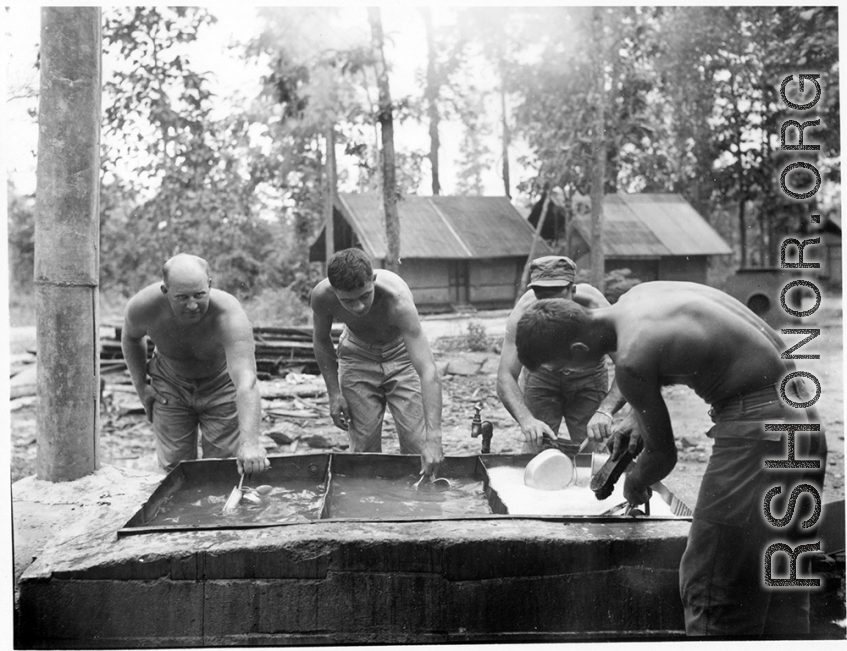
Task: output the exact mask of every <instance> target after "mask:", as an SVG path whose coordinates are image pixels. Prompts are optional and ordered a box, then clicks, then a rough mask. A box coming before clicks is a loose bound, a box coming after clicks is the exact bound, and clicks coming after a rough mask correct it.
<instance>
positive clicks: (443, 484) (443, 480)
mask: <svg viewBox="0 0 847 651" xmlns="http://www.w3.org/2000/svg"><path fill="white" fill-rule="evenodd" d="M424 479H426V475H422V476H421V478H420V479H418V481H417V482H415V490H420V486H421V483H422V482H423V480H424ZM429 483H430V485H432V486H433V487H435V488H436V489H438V490H447V489H448V488H451V487H452V486H453V484H452V483H451V482H450V480H449V479H447V477H437V478H435V479H431V480H430V482H429Z"/></svg>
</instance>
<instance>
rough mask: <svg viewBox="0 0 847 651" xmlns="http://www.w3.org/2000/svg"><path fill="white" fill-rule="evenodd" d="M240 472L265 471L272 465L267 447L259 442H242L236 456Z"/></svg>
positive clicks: (245, 473)
mask: <svg viewBox="0 0 847 651" xmlns="http://www.w3.org/2000/svg"><path fill="white" fill-rule="evenodd" d="M235 460H236V464H237V465H238V472H239V473H240V474H242V475H252V474H253V473H259V472H265V470H267V469H268V468H270V467H271V462H270V461H268V457H267V455H266V454H265V448H263V447H262V446H261V445H259V444H258V443H242V444H241V446H240V447H239V449H238V455H237V456H236V459H235Z"/></svg>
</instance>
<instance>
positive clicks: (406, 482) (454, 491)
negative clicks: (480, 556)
mask: <svg viewBox="0 0 847 651" xmlns="http://www.w3.org/2000/svg"><path fill="white" fill-rule="evenodd" d="M417 480H418V477H399V478H392V479H386V478H382V477H352V476H346V475H334V476H333V478H332V487H331V489H330V495H329V498H328V503H329V517H331V518H368V519H374V520H380V519H383V520H387V519H393V518H461V517H465V516H468V515H491V508H490V507H489V505H488V500H487V499H486V497H485V494H484V492H483V490H482V481H480V480H476V479H473V478H468V477H462V478H456V479H453V478H451V479H450V486H449V487H444V486H435V485H432V484H431V483H430V482H429V481H427V480H424V481H423V482H422V483H421V484H420V486H419V487H418V488H415V483H416V482H417Z"/></svg>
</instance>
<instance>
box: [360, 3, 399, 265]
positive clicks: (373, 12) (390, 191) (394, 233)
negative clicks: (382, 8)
mask: <svg viewBox="0 0 847 651" xmlns="http://www.w3.org/2000/svg"><path fill="white" fill-rule="evenodd" d="M368 20H369V22H370V24H371V40H372V43H373V48H374V54H375V55H376V57H375V60H376V78H377V85H378V87H379V126H380V132H381V135H382V156H381V158H382V203H383V210H384V212H385V237H386V244H387V248H388V251H387V252H386V255H385V268H386V269H388V270H389V271H393V272H395V273H397V272H399V270H400V215H399V213H398V211H397V181H396V175H395V168H394V118H393V114H392V108H391V91H390V87H389V85H388V68H387V66H386V63H385V50H384V47H383V36H382V20H381V19H380V12H379V8H378V7H368Z"/></svg>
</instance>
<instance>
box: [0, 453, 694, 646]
mask: <svg viewBox="0 0 847 651" xmlns="http://www.w3.org/2000/svg"><path fill="white" fill-rule="evenodd" d="M161 481H162V476H161V475H158V474H150V473H143V472H138V471H130V470H124V469H118V468H114V467H109V466H106V467H103V468H101V469H100V470H98V471H97V472H96V473H94V474H93V475H89V476H87V477H85V478H83V479H80V480H77V481H75V482H65V483H57V484H54V483H51V482H44V481H39V480H37V479H35V478H34V477H30V478H27V479H24V480H21V481H19V482H16V484H15V485H14V486H13V508H14V517H15V532H16V535H15V555H16V577H17V576H18V575H20V576H19V579H18V581H17V587H18V595H17V596H18V608H17V610H16V622H15V642H16V646H17V647H21V648H56V647H61V648H115V647H121V648H125V647H143V646H219V645H237V646H242V645H291V644H309V645H315V644H320V645H335V644H410V643H460V642H483V641H488V642H515V641H577V640H625V639H638V640H643V639H680V638H682V637H684V632H683V628H684V624H683V618H682V608H681V605H680V602H679V592H678V566H679V559H680V557H681V555H682V552H683V550H684V548H685V540H686V536H687V534H688V529H689V526H690V522H688V521H684V520H683V521H644V520H642V521H636V520H634V519H632V520H630V521H623V522H622V521H619V520H618V521H614V522H600V521H596V520H595V521H591V520H585V521H580V520H578V521H573V522H561V521H553V520H545V519H538V518H520V517H513V516H505V517H502V518H499V517H492V518H491V519H478V520H444V521H439V520H427V521H404V522H379V521H344V522H333V521H326V522H314V523H309V524H306V523H304V524H297V525H286V526H277V527H263V528H250V529H232V530H213V531H182V532H173V533H145V534H141V535H131V536H118V533H117V532H118V531H119V530H121V528H122V527H124V525H125V524H126V523H127V521H128V520H129V519H130V518H131V517H132V516H133V514H135V513H137V512H138V511H139V509H140V508H141V507H142V505H143V504H145V500H147V499H148V498H149V497H150V494H151V492H152V491H153V490H154V489H155V488H156V486H157V485H158V484H159V483H160V482H161ZM33 557H34V562H31V564H29V563H30V561H31V559H33Z"/></svg>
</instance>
